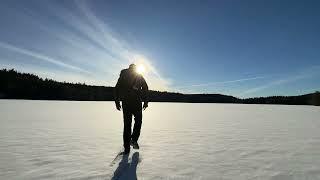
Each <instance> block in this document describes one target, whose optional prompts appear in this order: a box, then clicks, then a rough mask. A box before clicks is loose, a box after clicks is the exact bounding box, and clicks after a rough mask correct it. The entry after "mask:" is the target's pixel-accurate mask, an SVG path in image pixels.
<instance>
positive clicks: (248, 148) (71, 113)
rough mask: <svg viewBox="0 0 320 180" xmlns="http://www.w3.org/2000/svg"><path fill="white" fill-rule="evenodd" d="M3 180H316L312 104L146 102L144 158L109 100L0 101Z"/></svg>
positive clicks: (318, 158) (319, 146)
mask: <svg viewBox="0 0 320 180" xmlns="http://www.w3.org/2000/svg"><path fill="white" fill-rule="evenodd" d="M0 115H1V118H0V179H4V180H5V179H32V180H36V179H113V180H116V179H119V180H123V179H129V180H130V179H140V180H141V179H142V180H149V179H150V180H154V179H161V180H173V179H178V180H180V179H196V180H206V179H210V180H211V179H219V180H220V179H221V180H227V179H237V180H242V179H243V180H247V179H262V180H263V179H272V180H278V179H279V180H280V179H281V180H286V179H297V180H303V179H320V118H319V117H320V109H319V107H314V106H284V105H280V106H279V105H242V104H241V105H240V104H239V105H238V104H183V103H150V105H149V108H148V109H147V110H146V111H145V112H144V114H143V123H142V133H141V137H140V140H139V144H140V150H132V151H131V152H130V154H129V156H123V155H119V156H117V154H118V153H119V151H120V150H121V148H122V128H123V124H122V113H121V112H118V111H116V109H115V107H114V103H113V102H68V101H22V100H1V101H0Z"/></svg>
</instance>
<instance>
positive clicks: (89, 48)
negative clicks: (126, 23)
mask: <svg viewBox="0 0 320 180" xmlns="http://www.w3.org/2000/svg"><path fill="white" fill-rule="evenodd" d="M69 2H70V3H69V4H68V5H67V6H62V5H61V4H60V3H57V2H54V1H46V2H44V3H42V2H39V4H41V3H42V5H40V6H39V7H41V8H42V9H41V11H38V10H35V9H32V8H30V7H29V8H28V7H24V8H23V9H15V11H16V12H15V15H16V16H17V17H19V18H20V21H21V23H22V22H28V24H30V26H28V27H27V28H30V29H28V30H30V31H34V32H37V31H39V33H42V35H43V36H44V37H46V38H48V39H44V40H45V41H46V43H45V45H44V46H42V47H36V49H37V51H38V52H35V51H33V50H30V49H24V48H21V47H19V46H16V45H13V44H10V43H7V42H0V48H3V49H6V50H8V51H12V52H15V53H19V54H22V55H25V56H29V57H32V58H34V59H38V60H42V61H45V62H48V63H50V64H53V65H57V66H59V67H63V68H65V69H67V70H69V71H70V72H68V74H69V76H70V73H72V72H74V77H73V78H72V79H73V80H74V79H76V78H75V77H76V76H77V74H78V77H79V79H78V80H77V81H78V82H83V80H86V83H87V82H101V83H102V84H99V85H111V86H112V85H114V84H115V82H116V80H117V78H118V75H119V72H120V70H121V69H123V68H127V67H128V65H129V64H130V63H143V64H144V65H145V66H147V68H148V70H149V71H148V73H147V74H145V77H146V79H147V81H148V83H149V84H150V88H152V89H161V90H167V89H168V88H169V84H170V83H169V81H168V80H167V79H166V78H164V77H163V76H162V75H161V73H159V70H157V69H156V68H155V67H154V65H153V63H152V62H155V61H154V60H153V59H152V60H151V59H149V58H148V57H146V56H145V55H144V53H143V52H139V51H138V50H136V49H135V48H134V47H132V46H131V44H132V43H128V42H127V41H126V39H124V38H123V37H121V36H120V34H116V33H115V32H116V31H114V30H115V29H114V28H111V27H110V26H109V24H108V23H107V22H105V19H102V18H99V17H98V16H97V15H96V14H95V13H94V12H93V11H92V10H91V6H90V5H91V4H90V3H91V2H90V1H69ZM42 12H46V13H45V14H41V13H42ZM57 22H58V26H57V24H56V23H57ZM17 23H19V21H18V22H17ZM18 35H19V34H18ZM15 38H19V37H15ZM19 39H27V38H26V37H25V36H23V37H22V38H19ZM35 41H43V40H42V39H40V38H39V39H35ZM28 43H29V44H30V46H32V45H36V44H41V43H42V42H39V43H35V44H31V43H33V41H28V42H27V44H28ZM24 44H25V43H24ZM48 48H50V49H48ZM48 50H49V52H50V54H54V55H56V54H57V57H59V58H53V57H52V55H48V54H47V53H45V52H48ZM55 57H56V56H55ZM60 58H61V59H60ZM15 63H17V62H15ZM74 64H76V65H74ZM32 65H33V66H34V68H35V69H38V70H39V68H40V67H39V64H32ZM14 67H21V66H19V62H18V64H16V65H15V66H14ZM50 68H51V72H48V75H49V74H53V73H54V72H56V70H57V69H55V67H54V66H52V67H50ZM26 70H27V69H26ZM78 72H81V73H87V76H88V77H87V78H84V76H83V74H79V73H78ZM65 74H66V76H67V73H65ZM59 76H60V77H61V74H60V75H59ZM90 78H91V79H92V80H88V79H90Z"/></svg>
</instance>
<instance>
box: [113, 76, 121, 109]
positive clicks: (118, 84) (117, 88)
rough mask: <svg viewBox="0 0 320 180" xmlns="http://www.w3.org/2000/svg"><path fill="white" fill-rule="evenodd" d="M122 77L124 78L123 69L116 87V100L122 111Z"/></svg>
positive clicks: (117, 106) (118, 107)
mask: <svg viewBox="0 0 320 180" xmlns="http://www.w3.org/2000/svg"><path fill="white" fill-rule="evenodd" d="M122 79H123V75H122V71H121V73H120V77H119V79H118V81H117V84H116V86H115V87H114V102H115V103H116V108H117V109H118V110H119V111H120V110H121V104H120V89H121V86H122Z"/></svg>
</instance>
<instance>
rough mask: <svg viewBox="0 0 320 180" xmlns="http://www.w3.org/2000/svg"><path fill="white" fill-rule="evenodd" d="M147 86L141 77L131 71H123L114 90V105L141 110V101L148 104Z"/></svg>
mask: <svg viewBox="0 0 320 180" xmlns="http://www.w3.org/2000/svg"><path fill="white" fill-rule="evenodd" d="M147 95H148V85H147V83H146V81H145V79H144V78H143V76H142V75H140V74H138V73H136V72H135V71H134V70H132V69H130V68H129V69H123V70H122V71H121V73H120V77H119V79H118V82H117V84H116V86H115V88H114V98H115V103H116V104H120V101H122V106H130V107H138V106H139V108H141V103H142V101H143V102H144V103H148V97H147Z"/></svg>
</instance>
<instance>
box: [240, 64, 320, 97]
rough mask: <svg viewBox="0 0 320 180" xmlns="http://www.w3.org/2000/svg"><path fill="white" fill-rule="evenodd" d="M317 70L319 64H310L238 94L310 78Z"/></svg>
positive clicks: (319, 67) (319, 68)
mask: <svg viewBox="0 0 320 180" xmlns="http://www.w3.org/2000/svg"><path fill="white" fill-rule="evenodd" d="M319 70H320V66H312V67H309V68H307V69H304V70H303V71H301V72H299V73H297V74H296V75H289V76H287V77H283V78H280V79H276V80H274V81H271V82H269V83H267V84H264V85H261V86H257V87H254V88H251V89H248V90H246V91H244V92H242V93H241V94H240V95H241V96H244V95H247V94H252V93H256V92H259V91H262V90H264V89H268V88H272V87H275V86H280V85H285V84H289V83H292V82H296V81H299V80H302V79H307V78H311V77H314V76H315V75H317V74H319V72H320V71H319Z"/></svg>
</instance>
